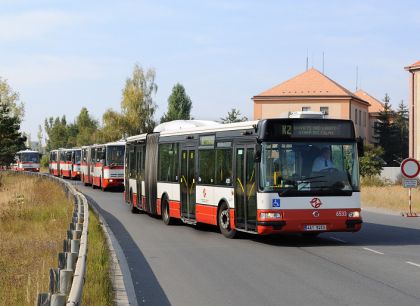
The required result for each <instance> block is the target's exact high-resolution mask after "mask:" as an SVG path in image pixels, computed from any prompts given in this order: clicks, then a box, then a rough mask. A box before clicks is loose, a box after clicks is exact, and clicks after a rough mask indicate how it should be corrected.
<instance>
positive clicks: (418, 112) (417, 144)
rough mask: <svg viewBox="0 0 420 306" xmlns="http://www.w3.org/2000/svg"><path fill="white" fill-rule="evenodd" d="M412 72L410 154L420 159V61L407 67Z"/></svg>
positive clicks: (409, 107) (409, 105)
mask: <svg viewBox="0 0 420 306" xmlns="http://www.w3.org/2000/svg"><path fill="white" fill-rule="evenodd" d="M405 70H407V71H408V72H409V73H410V78H409V91H410V94H409V97H410V98H409V99H410V102H409V104H408V110H409V114H410V117H409V137H408V138H409V151H408V152H409V156H410V157H414V158H415V159H417V160H420V130H419V129H420V125H419V123H418V121H419V118H420V107H419V104H420V61H417V62H415V63H413V64H411V65H409V66H407V67H405Z"/></svg>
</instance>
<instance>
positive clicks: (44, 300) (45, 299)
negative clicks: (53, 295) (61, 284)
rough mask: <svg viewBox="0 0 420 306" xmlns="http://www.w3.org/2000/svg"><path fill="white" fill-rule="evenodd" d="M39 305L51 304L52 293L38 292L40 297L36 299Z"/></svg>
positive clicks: (47, 305)
mask: <svg viewBox="0 0 420 306" xmlns="http://www.w3.org/2000/svg"><path fill="white" fill-rule="evenodd" d="M36 305H37V306H50V294H49V293H38V299H37V301H36Z"/></svg>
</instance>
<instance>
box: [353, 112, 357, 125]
mask: <svg viewBox="0 0 420 306" xmlns="http://www.w3.org/2000/svg"><path fill="white" fill-rule="evenodd" d="M354 124H357V109H355V110H354Z"/></svg>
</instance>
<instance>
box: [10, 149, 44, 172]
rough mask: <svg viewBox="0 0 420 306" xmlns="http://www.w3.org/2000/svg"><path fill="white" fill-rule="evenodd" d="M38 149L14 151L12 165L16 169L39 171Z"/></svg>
mask: <svg viewBox="0 0 420 306" xmlns="http://www.w3.org/2000/svg"><path fill="white" fill-rule="evenodd" d="M40 155H41V154H40V153H39V152H38V151H32V150H23V151H19V152H17V153H16V156H15V161H16V163H15V166H14V167H13V168H14V169H15V170H17V171H31V172H39V167H40V164H39V157H40Z"/></svg>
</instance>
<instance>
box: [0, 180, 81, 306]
mask: <svg viewBox="0 0 420 306" xmlns="http://www.w3.org/2000/svg"><path fill="white" fill-rule="evenodd" d="M72 212H73V203H72V202H71V201H70V200H69V199H67V197H66V195H65V193H64V191H63V189H62V187H61V186H60V185H58V184H57V183H54V182H52V181H49V180H45V179H42V178H38V177H28V176H24V175H19V174H10V173H0V305H33V304H35V302H36V298H37V293H38V292H48V283H49V269H50V268H51V267H56V266H57V256H58V253H59V252H61V251H62V248H63V240H64V238H65V237H66V231H67V228H68V225H69V223H70V220H71V216H72Z"/></svg>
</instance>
